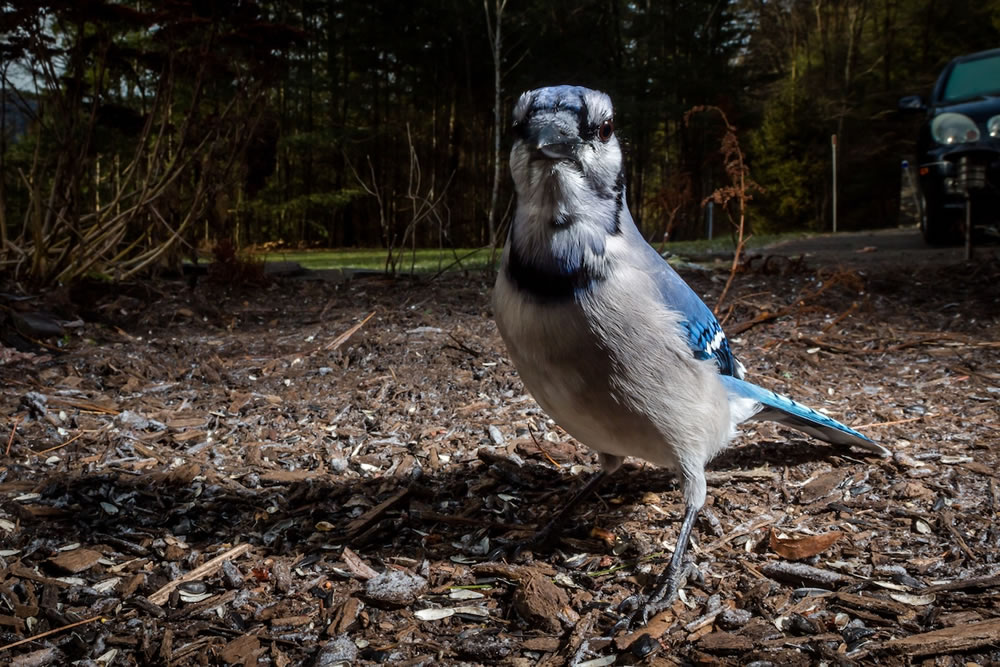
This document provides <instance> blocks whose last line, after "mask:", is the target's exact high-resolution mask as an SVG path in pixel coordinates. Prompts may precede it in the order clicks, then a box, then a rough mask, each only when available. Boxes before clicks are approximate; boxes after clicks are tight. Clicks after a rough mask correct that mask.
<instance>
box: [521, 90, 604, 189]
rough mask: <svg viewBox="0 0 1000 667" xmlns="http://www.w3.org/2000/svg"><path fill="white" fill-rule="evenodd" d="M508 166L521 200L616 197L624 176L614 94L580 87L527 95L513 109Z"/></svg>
mask: <svg viewBox="0 0 1000 667" xmlns="http://www.w3.org/2000/svg"><path fill="white" fill-rule="evenodd" d="M510 170H511V174H512V176H513V178H514V186H515V188H516V189H517V193H518V196H519V197H521V198H529V199H536V198H537V197H541V198H544V199H548V198H551V197H555V198H558V199H562V200H564V201H572V200H574V199H578V198H584V199H591V198H596V199H598V200H604V201H613V200H614V199H615V198H616V196H617V195H618V194H619V193H620V191H621V189H622V180H623V178H622V175H621V174H622V152H621V146H620V145H619V143H618V137H617V136H615V126H614V108H613V107H612V105H611V98H610V97H608V96H607V95H605V94H604V93H602V92H598V91H596V90H590V89H589V88H582V87H580V86H551V87H549V88H539V89H537V90H529V91H528V92H526V93H523V94H522V95H521V97H520V99H518V101H517V104H516V105H515V107H514V144H513V147H512V148H511V153H510Z"/></svg>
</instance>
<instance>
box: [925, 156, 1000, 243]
mask: <svg viewBox="0 0 1000 667" xmlns="http://www.w3.org/2000/svg"><path fill="white" fill-rule="evenodd" d="M927 158H928V160H927V161H923V162H921V164H920V166H919V174H920V187H921V190H923V193H924V197H925V199H926V202H927V206H928V208H930V209H932V210H938V211H940V210H942V209H943V210H948V209H954V210H959V209H964V208H965V203H966V193H968V200H969V201H970V202H971V205H972V212H973V215H974V216H975V218H976V219H977V221H979V222H981V223H982V222H985V223H993V222H997V221H1000V144H998V146H997V147H978V146H977V147H963V148H959V149H950V150H949V149H942V150H941V151H940V152H937V154H936V155H928V156H927Z"/></svg>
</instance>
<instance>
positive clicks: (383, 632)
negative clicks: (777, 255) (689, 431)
mask: <svg viewBox="0 0 1000 667" xmlns="http://www.w3.org/2000/svg"><path fill="white" fill-rule="evenodd" d="M684 275H685V277H686V278H688V279H689V280H690V281H691V282H692V283H693V284H694V286H695V287H696V289H697V291H698V292H699V293H701V294H703V295H705V297H706V301H707V302H708V303H710V304H712V303H714V301H715V299H716V298H717V296H718V294H719V293H720V291H721V288H722V285H723V284H724V282H725V278H726V272H725V271H724V270H716V271H691V270H688V271H685V272H684ZM914 276H915V277H914ZM8 291H10V290H8ZM727 301H728V303H727V305H725V306H724V307H723V309H722V313H721V316H722V317H723V318H724V319H725V326H726V328H727V329H728V330H729V331H730V332H731V334H730V337H731V339H732V340H733V346H734V348H735V350H736V352H737V354H738V355H739V356H740V357H741V359H742V360H743V362H744V363H745V364H746V366H747V368H748V371H749V375H750V376H751V378H752V379H754V380H756V381H758V382H759V383H761V384H763V385H765V386H768V387H771V388H773V389H776V390H778V391H782V392H786V393H788V394H791V395H792V396H794V397H796V398H797V399H799V400H801V401H802V402H804V403H807V404H809V405H812V406H813V407H816V408H820V409H823V410H825V411H827V412H828V413H829V414H830V415H831V416H834V417H836V418H838V419H840V420H842V421H844V422H845V423H847V424H849V425H851V426H853V427H854V428H856V429H859V430H861V431H862V432H864V433H866V434H868V435H870V436H871V437H873V438H874V439H876V440H878V441H879V442H881V443H883V444H885V445H886V446H888V447H889V448H891V449H892V450H893V452H894V456H893V458H891V459H887V460H878V459H875V458H870V457H868V456H866V455H865V454H864V453H863V452H857V451H851V450H844V449H838V448H834V447H831V446H827V445H825V444H823V443H818V442H816V441H813V440H810V439H808V438H806V437H804V436H802V435H800V434H798V433H796V432H793V431H791V430H788V429H785V428H782V427H777V426H775V425H773V424H751V425H748V426H747V427H746V428H745V429H744V435H743V436H742V437H740V438H739V439H738V440H737V441H736V442H734V444H733V446H732V447H731V448H730V449H729V450H727V451H726V452H725V453H723V454H722V455H721V456H720V457H719V458H718V459H717V460H715V461H714V462H713V463H712V465H711V467H710V473H709V485H710V489H709V496H710V499H709V504H708V505H707V506H706V512H705V514H704V516H703V517H702V519H701V520H700V521H699V523H698V525H697V527H696V530H695V535H694V541H693V544H692V549H691V557H692V560H693V563H694V564H695V566H696V573H695V574H694V575H693V576H692V577H690V578H689V580H688V583H687V584H686V586H685V588H684V589H683V593H682V595H681V597H680V599H678V601H677V602H676V603H675V604H674V605H673V607H672V608H671V609H669V610H667V611H665V612H663V613H661V614H660V615H658V616H657V617H656V618H654V619H653V620H652V621H651V623H650V627H649V628H647V629H646V631H640V632H637V633H632V634H631V635H627V636H618V637H613V638H607V637H606V636H605V635H606V634H607V632H608V630H609V629H610V627H611V625H612V624H613V623H614V621H615V620H616V618H615V616H614V613H613V609H614V606H615V605H616V604H617V603H618V602H620V601H621V600H623V599H624V598H625V597H626V596H628V595H630V594H632V593H634V592H636V591H638V590H640V589H641V588H642V586H643V585H644V584H648V583H649V582H650V581H651V580H652V578H653V577H655V574H656V573H657V572H658V571H659V569H660V568H662V567H664V564H665V562H666V560H667V559H668V558H669V555H670V550H671V549H672V548H673V542H674V539H675V536H676V531H677V528H678V526H679V522H680V517H681V512H682V506H681V499H680V496H679V494H678V489H677V486H676V484H675V483H674V481H673V480H672V477H671V475H670V473H669V472H668V471H664V470H660V469H656V468H654V467H652V466H650V465H648V464H644V463H642V462H641V461H634V462H631V463H629V464H627V465H626V466H625V469H623V470H621V471H620V472H619V473H618V474H617V475H616V476H615V477H614V478H613V479H612V481H610V482H609V483H608V484H607V485H606V486H605V487H604V488H603V489H602V490H601V492H600V494H599V495H600V497H599V498H593V499H591V500H589V501H588V502H585V503H584V504H583V505H582V506H581V507H580V509H579V510H578V512H577V514H576V515H575V516H574V517H573V519H572V520H570V521H569V522H568V525H567V526H566V528H565V530H564V532H563V535H562V538H561V539H560V540H559V542H558V543H557V544H555V545H553V546H552V547H551V548H548V549H544V550H539V551H538V552H537V553H533V554H532V553H526V554H523V555H521V556H520V557H518V558H516V559H513V561H512V562H506V561H500V562H491V561H489V560H488V559H487V558H486V556H487V554H489V553H490V552H491V551H492V550H493V549H494V548H495V547H497V546H498V545H500V544H502V543H503V541H504V540H513V539H517V538H518V537H523V536H525V535H527V534H529V533H530V531H531V529H532V528H533V527H535V526H539V525H541V523H542V522H544V521H545V517H546V516H547V514H549V513H550V512H552V511H553V510H554V509H555V508H556V507H557V506H558V504H559V503H560V502H561V500H562V499H564V498H565V497H567V495H568V494H569V493H571V491H572V490H573V489H574V488H576V486H577V485H578V484H580V483H582V482H583V481H584V480H585V479H586V476H587V475H588V474H589V473H590V472H591V471H592V470H593V469H594V464H595V457H594V456H593V455H592V454H591V453H589V452H588V451H587V450H586V449H584V448H582V447H578V446H577V445H576V444H575V443H574V442H573V441H572V440H571V439H570V438H569V437H568V436H567V435H566V434H565V433H564V432H563V431H562V430H560V429H559V427H558V426H556V425H554V424H553V423H552V422H550V421H548V420H547V418H546V416H545V415H544V414H542V413H541V411H540V410H539V408H538V407H537V405H536V404H535V403H534V401H533V400H532V399H531V398H530V397H529V396H527V395H525V393H524V390H523V387H522V385H521V384H520V381H519V380H518V377H517V374H516V372H515V371H514V369H513V367H512V365H511V363H510V361H509V360H508V359H507V357H506V353H505V350H504V348H503V345H502V343H501V341H500V340H499V337H498V335H497V332H496V327H495V325H494V323H493V321H492V316H491V312H490V305H489V280H488V278H486V277H484V276H479V275H471V276H465V277H448V278H445V279H440V280H436V281H425V282H412V281H409V280H398V281H392V280H388V279H384V278H380V277H365V278H356V279H354V280H350V281H339V282H337V281H331V280H318V279H315V276H306V277H305V278H301V277H300V278H295V279H292V278H284V279H278V280H274V281H272V282H270V283H268V284H266V285H263V286H259V287H250V286H248V287H241V288H236V287H232V286H222V285H219V284H213V283H210V282H203V284H201V285H199V286H197V287H196V288H195V289H193V290H192V289H189V288H188V287H187V286H186V285H185V284H184V283H181V282H177V283H172V282H169V281H161V282H156V283H135V284H130V285H125V286H122V287H121V288H118V287H102V286H98V285H90V286H83V287H79V288H76V289H74V290H73V291H59V292H53V293H49V294H44V295H40V296H39V297H38V298H37V299H34V300H25V301H16V302H15V301H10V302H7V305H6V306H5V308H7V309H8V310H10V312H13V311H14V310H17V311H19V312H27V310H29V309H32V308H36V309H44V308H47V309H49V310H55V311H58V312H62V313H67V312H68V311H72V312H71V313H69V314H66V315H64V317H63V319H64V320H70V319H73V318H78V320H77V321H76V322H75V324H74V325H72V326H70V327H69V328H67V329H66V334H65V335H64V336H63V337H62V338H61V339H47V340H46V341H43V342H44V343H45V344H46V345H48V346H49V348H45V347H38V346H36V347H34V348H29V349H27V351H24V350H22V351H16V350H14V349H12V348H11V347H10V346H9V345H8V346H7V347H4V348H2V349H0V413H2V415H3V419H2V422H0V448H2V449H0V453H2V454H3V459H2V461H0V662H3V663H4V664H11V665H20V666H22V667H27V666H29V665H48V664H51V665H60V664H70V663H74V664H80V665H135V664H160V665H196V664H198V665H204V664H231V665H277V666H284V665H298V664H305V665H322V666H327V665H337V664H376V663H384V664H394V665H397V664H398V665H431V664H456V663H464V664H482V665H492V664H505V665H525V666H526V665H561V664H568V663H576V664H586V665H590V666H591V667H594V666H596V665H607V664H615V663H616V661H617V664H655V665H670V664H691V663H695V664H715V665H736V664H747V663H751V662H755V661H758V662H757V664H781V665H785V664H792V665H811V664H820V663H826V664H853V663H858V664H865V663H875V662H878V663H880V664H887V665H896V664H899V665H902V664H939V665H950V664H954V665H959V664H962V665H965V664H984V665H985V664H991V663H992V664H995V663H997V662H1000V525H998V521H997V518H998V509H1000V508H998V502H1000V500H998V499H1000V483H998V480H997V453H998V447H1000V425H998V424H1000V420H998V416H1000V415H998V412H1000V409H998V403H997V401H998V398H1000V262H998V261H997V260H996V259H995V257H994V258H992V259H986V260H983V259H980V260H979V261H977V262H974V263H972V264H965V265H959V266H929V267H901V266H886V267H876V266H866V267H864V268H863V269H859V268H857V267H855V268H851V266H850V265H849V264H845V265H842V266H837V267H829V266H828V267H818V266H811V265H810V264H809V263H808V262H797V263H796V262H771V263H765V262H756V263H753V262H751V263H750V264H749V269H748V271H747V272H745V273H742V274H740V275H739V276H737V280H736V282H735V284H734V287H733V289H732V291H731V293H730V295H729V297H728V299H727ZM644 632H651V633H652V634H654V635H659V640H658V641H654V640H653V639H650V638H649V637H645V636H643V635H644ZM925 660H931V662H929V663H925V662H924V661H925Z"/></svg>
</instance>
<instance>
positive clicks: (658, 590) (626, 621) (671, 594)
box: [611, 503, 700, 635]
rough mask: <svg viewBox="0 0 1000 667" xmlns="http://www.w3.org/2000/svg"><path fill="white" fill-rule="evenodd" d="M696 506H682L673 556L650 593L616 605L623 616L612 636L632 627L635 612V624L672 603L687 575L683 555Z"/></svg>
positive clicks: (629, 598) (630, 598) (643, 621)
mask: <svg viewBox="0 0 1000 667" xmlns="http://www.w3.org/2000/svg"><path fill="white" fill-rule="evenodd" d="M699 509H700V508H699V507H698V506H697V505H693V504H691V503H688V504H687V505H686V506H685V508H684V520H683V521H682V522H681V529H680V532H679V533H678V535H677V545H676V546H675V547H674V555H673V556H672V557H671V558H670V564H669V565H668V566H667V569H666V570H664V571H663V572H661V573H660V576H658V577H657V578H656V582H655V584H654V588H653V594H652V595H650V596H649V597H646V596H644V595H642V594H638V593H637V594H636V595H630V596H629V597H627V598H625V599H624V600H622V602H621V604H619V605H618V611H619V612H621V613H622V614H623V616H622V618H621V619H619V621H618V622H617V623H615V625H614V628H612V630H611V634H612V635H613V634H615V633H617V632H618V631H619V630H623V629H627V628H628V627H629V626H631V625H632V623H633V621H634V620H636V615H639V620H641V621H642V623H639V624H637V626H642V625H646V623H648V622H649V618H650V616H655V615H656V614H658V613H659V612H661V611H663V610H664V609H666V608H667V607H668V606H670V604H671V603H673V601H674V598H675V597H677V591H678V590H679V589H680V586H681V580H682V579H683V578H684V576H683V575H685V574H686V570H685V569H684V554H685V553H686V552H687V546H688V541H689V540H690V538H691V530H692V529H693V528H694V522H695V519H697V518H698V510H699Z"/></svg>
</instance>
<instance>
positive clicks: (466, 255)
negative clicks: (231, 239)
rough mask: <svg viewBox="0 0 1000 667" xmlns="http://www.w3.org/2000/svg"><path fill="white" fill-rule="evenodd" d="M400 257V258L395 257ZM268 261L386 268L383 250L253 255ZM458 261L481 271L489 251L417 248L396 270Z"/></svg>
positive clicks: (323, 266)
mask: <svg viewBox="0 0 1000 667" xmlns="http://www.w3.org/2000/svg"><path fill="white" fill-rule="evenodd" d="M397 256H399V255H397ZM255 257H257V258H263V259H264V261H267V262H298V263H299V264H301V265H302V266H303V267H305V268H307V269H362V270H371V271H382V270H384V269H385V259H386V251H385V250H384V249H383V248H343V249H340V250H291V251H287V252H284V251H271V252H267V253H259V254H257V255H255ZM456 257H457V258H458V259H460V260H461V268H463V269H474V270H480V269H484V268H486V266H487V264H489V261H490V249H489V248H457V249H455V250H451V249H448V248H446V249H443V250H442V249H438V248H418V249H417V250H416V252H415V253H414V252H413V251H409V250H408V251H406V252H404V253H403V254H402V255H401V256H400V259H399V264H398V266H397V271H398V272H400V273H409V272H410V269H411V267H412V268H413V270H415V271H417V272H419V273H427V272H437V271H441V270H443V269H446V268H448V267H449V266H450V267H451V270H456V269H458V268H459V265H458V264H455V260H456Z"/></svg>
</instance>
